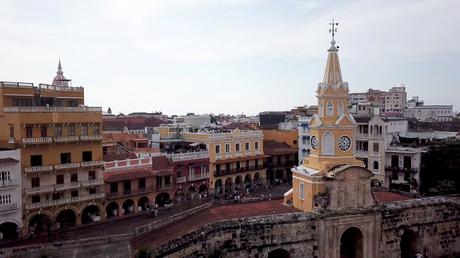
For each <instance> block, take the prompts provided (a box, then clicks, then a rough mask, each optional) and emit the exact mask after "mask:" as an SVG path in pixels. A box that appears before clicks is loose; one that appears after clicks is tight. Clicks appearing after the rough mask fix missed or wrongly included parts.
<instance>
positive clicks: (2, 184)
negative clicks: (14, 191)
mask: <svg viewBox="0 0 460 258" xmlns="http://www.w3.org/2000/svg"><path fill="white" fill-rule="evenodd" d="M18 185H19V181H18V180H16V179H10V180H0V188H2V187H12V186H18Z"/></svg>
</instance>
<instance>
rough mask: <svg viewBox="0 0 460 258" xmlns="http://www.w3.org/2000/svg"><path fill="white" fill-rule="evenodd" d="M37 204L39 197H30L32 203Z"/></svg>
mask: <svg viewBox="0 0 460 258" xmlns="http://www.w3.org/2000/svg"><path fill="white" fill-rule="evenodd" d="M37 202H40V195H34V196H32V203H37Z"/></svg>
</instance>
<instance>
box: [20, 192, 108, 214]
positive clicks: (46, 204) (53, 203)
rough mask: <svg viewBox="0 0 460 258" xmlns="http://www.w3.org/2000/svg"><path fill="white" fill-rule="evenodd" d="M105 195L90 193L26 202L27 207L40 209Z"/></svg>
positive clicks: (100, 197) (99, 197)
mask: <svg viewBox="0 0 460 258" xmlns="http://www.w3.org/2000/svg"><path fill="white" fill-rule="evenodd" d="M104 197H105V193H97V194H90V195H85V196H76V197H71V198H65V199H59V200H49V201H43V202H36V203H28V204H26V209H28V210H31V209H40V208H45V207H50V206H57V205H65V204H69V203H74V202H82V201H90V200H95V199H102V198H104Z"/></svg>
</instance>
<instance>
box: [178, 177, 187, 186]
mask: <svg viewBox="0 0 460 258" xmlns="http://www.w3.org/2000/svg"><path fill="white" fill-rule="evenodd" d="M176 182H177V183H178V184H180V183H185V182H187V177H186V176H181V177H177V178H176Z"/></svg>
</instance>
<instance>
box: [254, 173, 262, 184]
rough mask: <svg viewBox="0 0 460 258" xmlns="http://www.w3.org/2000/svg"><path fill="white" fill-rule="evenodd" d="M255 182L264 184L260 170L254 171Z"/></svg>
mask: <svg viewBox="0 0 460 258" xmlns="http://www.w3.org/2000/svg"><path fill="white" fill-rule="evenodd" d="M254 183H255V184H258V185H260V184H262V182H261V179H260V174H259V172H256V173H254Z"/></svg>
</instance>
